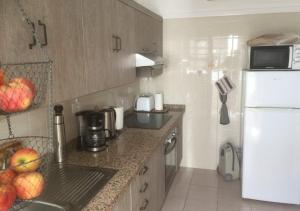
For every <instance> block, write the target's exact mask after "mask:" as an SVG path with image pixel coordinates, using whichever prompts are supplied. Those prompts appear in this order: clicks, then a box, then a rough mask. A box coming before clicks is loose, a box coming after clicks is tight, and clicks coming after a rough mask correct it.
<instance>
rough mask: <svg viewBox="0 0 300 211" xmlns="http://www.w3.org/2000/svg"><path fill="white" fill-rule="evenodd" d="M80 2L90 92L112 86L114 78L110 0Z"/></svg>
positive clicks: (85, 0)
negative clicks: (81, 5)
mask: <svg viewBox="0 0 300 211" xmlns="http://www.w3.org/2000/svg"><path fill="white" fill-rule="evenodd" d="M82 3H83V10H82V12H83V37H84V61H85V62H84V63H85V69H86V73H87V81H88V83H87V87H88V92H89V93H91V92H96V91H99V90H103V89H105V88H107V87H109V86H112V84H111V82H110V81H112V80H113V79H114V74H111V72H112V71H111V66H112V63H111V58H112V54H113V52H112V39H113V38H112V33H113V32H112V27H111V25H112V15H111V11H112V0H84V1H82ZM116 76H117V74H115V77H116ZM110 77H112V79H110ZM116 82H117V81H116Z"/></svg>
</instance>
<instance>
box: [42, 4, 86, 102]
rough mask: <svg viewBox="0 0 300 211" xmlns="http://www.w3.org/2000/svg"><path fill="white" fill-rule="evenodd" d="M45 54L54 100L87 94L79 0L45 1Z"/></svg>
mask: <svg viewBox="0 0 300 211" xmlns="http://www.w3.org/2000/svg"><path fill="white" fill-rule="evenodd" d="M45 2H46V15H45V18H44V22H45V23H46V25H47V30H48V43H49V44H48V47H47V50H48V53H49V56H50V58H51V59H52V60H53V61H54V71H53V79H54V80H53V85H54V101H55V102H57V101H63V100H69V99H72V98H75V97H79V96H82V95H85V94H87V88H86V73H85V70H84V59H83V36H82V34H83V30H82V2H81V0H64V1H61V0H45Z"/></svg>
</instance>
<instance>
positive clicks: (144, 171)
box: [139, 166, 149, 176]
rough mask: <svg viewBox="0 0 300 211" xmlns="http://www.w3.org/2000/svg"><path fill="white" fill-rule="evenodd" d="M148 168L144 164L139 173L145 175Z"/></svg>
mask: <svg viewBox="0 0 300 211" xmlns="http://www.w3.org/2000/svg"><path fill="white" fill-rule="evenodd" d="M148 170H149V168H148V166H144V167H143V169H142V170H141V171H140V173H139V175H140V176H142V175H145V174H146V173H147V171H148Z"/></svg>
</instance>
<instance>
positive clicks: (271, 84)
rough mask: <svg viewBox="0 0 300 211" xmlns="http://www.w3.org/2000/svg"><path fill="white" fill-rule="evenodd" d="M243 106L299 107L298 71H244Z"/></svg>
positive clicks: (299, 85) (299, 78)
mask: <svg viewBox="0 0 300 211" xmlns="http://www.w3.org/2000/svg"><path fill="white" fill-rule="evenodd" d="M244 83H245V85H244V98H245V107H285V108H300V71H266V72H254V71H245V72H244Z"/></svg>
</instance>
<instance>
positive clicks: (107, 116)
mask: <svg viewBox="0 0 300 211" xmlns="http://www.w3.org/2000/svg"><path fill="white" fill-rule="evenodd" d="M100 112H101V113H103V115H104V130H105V138H107V139H113V138H115V137H116V136H117V132H116V111H115V109H114V108H112V107H109V108H105V109H103V110H101V111H100Z"/></svg>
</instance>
